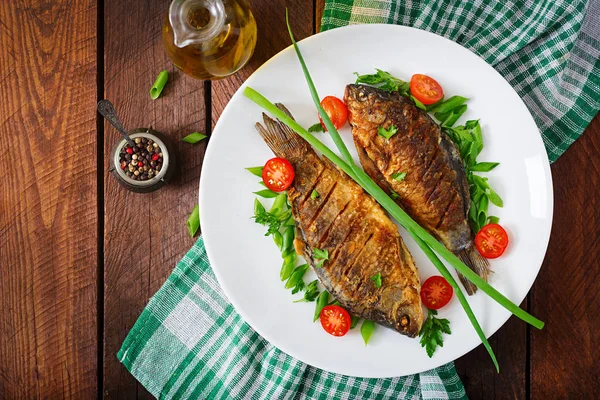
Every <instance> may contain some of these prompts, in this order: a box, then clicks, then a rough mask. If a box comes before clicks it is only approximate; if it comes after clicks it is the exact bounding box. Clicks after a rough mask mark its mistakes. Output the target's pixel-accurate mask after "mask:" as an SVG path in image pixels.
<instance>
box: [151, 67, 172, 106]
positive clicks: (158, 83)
mask: <svg viewBox="0 0 600 400" xmlns="http://www.w3.org/2000/svg"><path fill="white" fill-rule="evenodd" d="M168 79H169V73H168V72H167V70H166V69H165V70H163V71H160V73H159V74H158V76H157V77H156V80H155V81H154V84H153V85H152V88H151V89H150V97H151V98H152V100H156V99H158V96H160V94H161V92H162V90H163V88H164V87H165V84H166V83H167V80H168Z"/></svg>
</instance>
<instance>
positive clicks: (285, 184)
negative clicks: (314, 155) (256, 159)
mask: <svg viewBox="0 0 600 400" xmlns="http://www.w3.org/2000/svg"><path fill="white" fill-rule="evenodd" d="M262 179H263V182H264V183H265V185H266V186H267V187H268V188H269V189H271V190H272V191H274V192H283V191H284V190H285V189H287V188H289V187H290V185H291V184H292V181H293V180H294V167H292V164H290V162H289V161H288V160H286V159H285V158H279V157H275V158H271V159H270V160H269V161H267V163H266V164H265V166H264V167H263V171H262Z"/></svg>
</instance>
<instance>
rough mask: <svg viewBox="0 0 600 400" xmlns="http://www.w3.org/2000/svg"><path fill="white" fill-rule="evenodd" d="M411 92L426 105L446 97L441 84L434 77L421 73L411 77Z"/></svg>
mask: <svg viewBox="0 0 600 400" xmlns="http://www.w3.org/2000/svg"><path fill="white" fill-rule="evenodd" d="M410 93H411V94H412V95H413V96H415V98H416V99H417V100H419V101H420V102H421V103H423V104H425V105H426V106H427V105H430V104H433V103H437V102H438V101H440V100H441V99H442V97H444V91H443V90H442V87H441V86H440V84H439V83H437V81H436V80H435V79H433V78H432V77H429V76H427V75H421V74H415V75H413V76H412V78H410Z"/></svg>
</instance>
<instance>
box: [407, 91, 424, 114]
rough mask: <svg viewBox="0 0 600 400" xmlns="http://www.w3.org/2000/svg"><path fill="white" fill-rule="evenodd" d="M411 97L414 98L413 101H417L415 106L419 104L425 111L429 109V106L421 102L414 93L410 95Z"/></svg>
mask: <svg viewBox="0 0 600 400" xmlns="http://www.w3.org/2000/svg"><path fill="white" fill-rule="evenodd" d="M410 98H411V99H412V101H413V102H414V103H415V106H417V108H420V109H421V110H423V111H427V106H426V105H425V104H423V103H421V102H420V101H419V99H417V98H416V97H415V96H413V95H412V94H411V95H410Z"/></svg>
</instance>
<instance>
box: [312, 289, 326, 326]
mask: <svg viewBox="0 0 600 400" xmlns="http://www.w3.org/2000/svg"><path fill="white" fill-rule="evenodd" d="M327 303H329V292H328V291H327V290H323V291H322V292H321V294H319V296H318V297H317V304H315V315H314V318H313V322H315V321H316V320H318V319H319V316H320V315H321V311H323V308H324V307H325V306H326V305H327Z"/></svg>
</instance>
